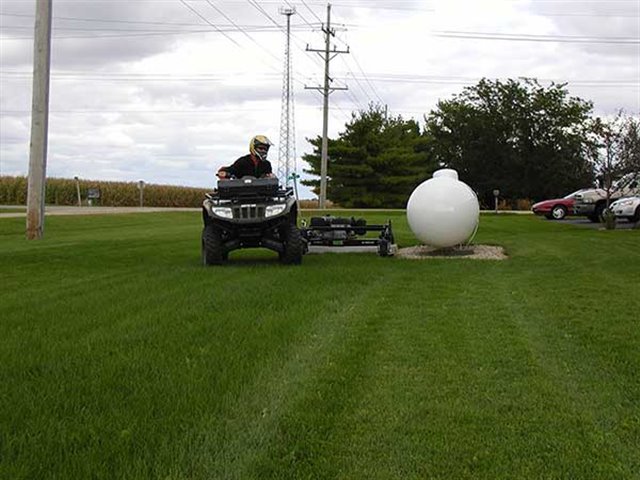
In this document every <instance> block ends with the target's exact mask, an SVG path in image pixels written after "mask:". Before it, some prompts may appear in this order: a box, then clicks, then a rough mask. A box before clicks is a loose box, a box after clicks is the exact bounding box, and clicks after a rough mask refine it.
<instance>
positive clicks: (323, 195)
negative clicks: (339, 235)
mask: <svg viewBox="0 0 640 480" xmlns="http://www.w3.org/2000/svg"><path fill="white" fill-rule="evenodd" d="M322 31H323V32H324V33H325V46H324V49H322V50H316V49H313V48H309V46H308V45H307V51H308V52H317V53H318V54H319V55H320V56H321V57H322V58H323V60H324V87H307V86H305V87H304V88H306V89H311V90H319V91H320V92H322V95H323V97H324V105H323V109H322V152H321V157H320V208H321V209H324V208H325V203H326V200H327V149H328V144H329V139H328V137H327V135H328V131H329V94H330V93H331V92H333V91H334V90H347V87H332V86H330V83H331V82H332V81H333V79H332V78H331V77H330V76H329V61H330V60H331V59H333V57H335V56H336V55H337V54H339V53H349V48H348V47H347V49H346V50H337V49H336V47H335V46H334V47H333V50H332V49H331V45H330V41H331V37H332V36H335V34H336V33H335V30H332V29H331V4H327V25H326V27H323V28H322Z"/></svg>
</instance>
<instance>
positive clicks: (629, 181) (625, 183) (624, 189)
mask: <svg viewBox="0 0 640 480" xmlns="http://www.w3.org/2000/svg"><path fill="white" fill-rule="evenodd" d="M634 195H640V172H633V173H627V174H626V175H625V176H624V177H622V178H620V179H619V180H618V181H616V182H614V183H613V186H612V187H611V191H610V195H609V200H610V201H613V200H617V199H619V198H624V197H633V196H634ZM574 200H575V202H574V204H573V212H574V213H575V214H576V215H585V216H586V217H587V218H588V219H589V220H591V221H592V222H600V221H602V214H603V213H604V211H605V209H606V208H607V192H606V190H604V189H602V188H592V189H590V190H583V191H581V192H579V193H577V194H576V195H575V197H574Z"/></svg>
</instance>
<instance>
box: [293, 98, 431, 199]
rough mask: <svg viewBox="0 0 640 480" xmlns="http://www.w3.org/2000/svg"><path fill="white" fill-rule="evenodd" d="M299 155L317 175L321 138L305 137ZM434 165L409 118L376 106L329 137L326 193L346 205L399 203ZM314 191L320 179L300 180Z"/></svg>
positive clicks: (421, 136)
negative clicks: (305, 148) (309, 149)
mask: <svg viewBox="0 0 640 480" xmlns="http://www.w3.org/2000/svg"><path fill="white" fill-rule="evenodd" d="M308 141H309V143H311V145H313V147H314V148H313V153H311V154H306V155H304V156H303V159H304V160H305V161H306V162H307V163H308V164H309V166H310V168H309V169H307V170H305V172H306V173H310V174H313V175H316V176H319V175H320V152H321V145H322V138H321V137H316V138H315V139H308ZM433 170H434V165H433V163H432V162H430V160H429V155H428V148H427V143H426V141H425V138H424V136H423V135H422V133H421V132H420V127H419V125H418V123H417V122H415V121H414V120H408V121H406V120H403V119H402V117H401V116H398V117H389V118H388V117H387V116H386V115H385V111H384V109H383V108H382V107H380V106H374V105H370V106H369V109H368V110H367V111H362V112H358V113H357V114H356V113H354V114H352V118H351V121H350V122H349V123H348V124H347V125H346V128H345V131H344V132H342V133H340V134H339V137H338V138H337V139H329V142H328V160H327V177H328V178H327V198H328V199H329V200H331V201H333V202H335V203H338V204H339V205H341V206H343V207H347V208H364V207H368V208H404V207H405V206H406V203H407V200H408V199H409V195H411V192H412V191H413V189H414V188H415V187H416V186H417V185H418V184H420V183H421V182H422V181H424V180H425V179H426V178H428V177H429V176H430V174H431V172H432V171H433ZM303 184H304V185H308V186H312V187H314V191H315V192H316V193H318V192H319V185H320V180H319V179H314V180H308V181H303Z"/></svg>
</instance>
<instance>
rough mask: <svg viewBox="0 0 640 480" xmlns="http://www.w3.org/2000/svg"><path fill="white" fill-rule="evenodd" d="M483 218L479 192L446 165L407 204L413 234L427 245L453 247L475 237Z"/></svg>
mask: <svg viewBox="0 0 640 480" xmlns="http://www.w3.org/2000/svg"><path fill="white" fill-rule="evenodd" d="M479 219H480V205H479V204H478V197H477V196H476V194H475V192H474V191H473V190H471V188H470V187H469V186H468V185H467V184H466V183H464V182H461V181H460V180H458V172H456V171H455V170H453V169H450V168H443V169H441V170H438V171H436V172H434V174H433V178H430V179H429V180H426V181H424V182H422V183H421V184H420V185H418V186H417V187H416V189H415V190H414V191H413V193H411V196H410V197H409V202H408V203H407V220H408V222H409V227H410V228H411V231H412V232H413V234H414V235H415V236H416V237H417V238H418V239H419V240H421V241H422V242H424V243H425V244H426V245H430V246H432V247H436V248H444V247H452V246H454V245H459V244H462V243H465V242H467V241H469V240H470V239H471V237H472V236H473V235H474V233H475V231H476V229H477V228H478V222H479Z"/></svg>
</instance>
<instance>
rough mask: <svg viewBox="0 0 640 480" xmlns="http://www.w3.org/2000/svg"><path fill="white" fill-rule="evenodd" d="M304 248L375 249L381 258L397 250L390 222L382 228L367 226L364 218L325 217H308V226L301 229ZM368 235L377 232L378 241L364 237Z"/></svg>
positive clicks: (379, 226) (381, 226) (380, 226)
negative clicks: (305, 245)
mask: <svg viewBox="0 0 640 480" xmlns="http://www.w3.org/2000/svg"><path fill="white" fill-rule="evenodd" d="M300 232H301V233H302V237H303V238H304V239H305V241H306V243H307V246H322V247H338V248H340V247H377V252H378V255H380V256H381V257H389V256H392V255H393V254H394V253H395V252H396V250H397V246H396V245H395V242H394V238H393V231H392V229H391V220H389V221H387V223H385V224H384V225H367V222H366V220H365V219H364V218H358V219H356V218H354V217H351V218H343V217H333V216H331V215H326V216H324V217H311V220H310V222H309V226H307V225H306V224H305V222H304V221H303V225H302V228H301V229H300ZM369 232H380V234H379V235H378V237H377V238H373V237H368V238H367V237H366V235H367V233H369Z"/></svg>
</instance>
